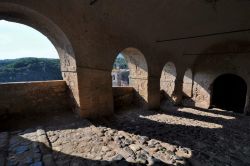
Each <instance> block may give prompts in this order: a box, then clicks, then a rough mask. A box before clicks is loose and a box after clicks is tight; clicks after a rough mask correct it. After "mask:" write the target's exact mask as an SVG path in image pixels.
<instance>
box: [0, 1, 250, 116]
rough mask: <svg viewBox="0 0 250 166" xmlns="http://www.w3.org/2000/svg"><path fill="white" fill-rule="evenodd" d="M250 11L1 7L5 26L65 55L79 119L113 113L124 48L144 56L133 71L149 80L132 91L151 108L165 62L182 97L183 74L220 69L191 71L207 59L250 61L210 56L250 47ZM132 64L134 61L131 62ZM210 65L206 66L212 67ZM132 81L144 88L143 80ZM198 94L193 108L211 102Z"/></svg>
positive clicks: (135, 5)
mask: <svg viewBox="0 0 250 166" xmlns="http://www.w3.org/2000/svg"><path fill="white" fill-rule="evenodd" d="M249 4H250V1H247V0H245V1H243V0H242V1H236V0H224V1H223V0H220V1H217V3H216V5H213V4H212V3H208V2H207V1H206V0H204V1H197V0H190V1H185V2H183V0H175V1H164V0H148V1H145V0H138V1H134V0H126V1H115V0H107V1H100V0H99V1H93V2H90V1H83V0H64V1H63V2H62V0H53V1H51V0H43V1H38V0H1V2H0V18H1V19H5V20H8V21H14V22H18V23H22V24H25V25H28V26H31V27H33V28H35V29H37V30H38V31H40V32H41V33H43V34H44V35H45V36H46V37H48V38H49V39H50V41H51V42H52V43H53V44H54V46H55V47H56V48H57V50H58V53H59V55H60V58H61V62H62V71H63V75H64V80H65V81H66V82H67V84H68V86H69V87H70V89H71V94H72V96H73V97H74V100H75V103H76V104H77V106H78V108H79V109H78V111H79V112H78V113H79V115H81V116H83V117H95V116H103V115H109V114H112V113H113V105H114V104H113V91H112V84H111V83H112V79H111V76H110V74H111V70H112V66H113V63H114V60H115V57H117V55H118V54H119V53H120V52H121V51H122V50H124V49H126V48H131V47H132V48H136V49H138V50H139V51H140V52H142V53H143V59H144V61H141V60H140V61H137V62H138V63H137V64H136V65H135V67H140V65H141V64H143V65H142V67H145V64H146V66H147V68H146V69H147V71H146V72H147V74H146V75H145V76H146V77H145V78H144V77H139V78H140V80H141V81H134V82H135V84H133V87H134V88H135V89H136V90H137V92H138V94H139V95H140V96H139V97H141V98H142V99H144V100H145V101H146V102H147V103H148V104H149V105H150V107H153V108H158V107H159V104H160V102H159V100H160V97H159V96H160V93H159V92H160V86H159V80H160V76H161V73H162V69H163V67H164V65H165V64H166V63H167V62H170V61H171V62H174V64H175V67H176V69H177V77H178V78H177V79H176V81H175V84H176V85H175V88H174V89H175V90H174V91H175V93H176V94H181V93H180V92H182V86H181V85H182V81H183V77H182V72H183V71H184V72H185V70H186V69H187V68H191V69H192V71H193V72H194V78H196V79H197V78H204V77H206V76H205V75H203V76H198V75H199V73H201V74H204V73H206V72H209V71H210V69H213V68H214V67H215V66H214V64H216V63H217V62H215V63H214V64H212V66H211V65H210V68H208V69H207V70H206V71H204V72H203V71H201V70H200V69H201V68H202V66H201V68H200V69H198V71H195V70H193V69H194V67H193V64H194V63H195V60H196V58H197V57H199V56H200V55H201V54H216V53H217V55H216V56H218V57H220V56H221V57H223V55H222V53H225V52H227V53H228V52H231V53H232V52H233V53H234V52H238V53H239V52H241V53H244V52H245V53H246V52H248V53H249V50H242V49H237V48H236V50H228V49H227V48H225V47H223V45H219V46H218V47H220V48H221V49H220V50H209V51H208V50H207V49H208V48H210V47H211V46H213V45H215V44H217V43H223V42H228V41H235V42H239V41H240V42H241V45H243V46H244V45H249V41H250V35H249V34H250V33H249V27H250V22H249V17H250V12H249V10H250V5H249ZM128 9H129V10H128ZM152 11H154V12H152ZM69 12H70V14H69ZM232 43H234V42H232ZM229 47H230V48H235V45H234V44H231V45H229ZM204 51H205V52H204ZM134 57H136V56H135V55H134V54H132V56H131V57H130V58H134ZM205 58H206V57H204V58H203V59H201V61H207V59H205ZM248 59H249V58H248ZM233 62H234V63H236V61H233ZM244 62H247V60H246V59H245V60H244ZM240 63H242V62H240ZM195 64H197V63H195ZM198 64H199V63H198ZM248 64H249V63H248ZM231 65H233V64H231ZM240 66H243V65H240ZM222 67H225V66H224V65H222ZM244 68H245V66H244ZM227 69H228V68H225V70H226V72H228V70H227ZM138 71H139V72H140V71H143V70H138ZM216 73H218V72H216ZM208 74H209V73H208ZM142 75H144V74H142ZM212 75H213V76H214V75H215V74H212ZM132 78H133V79H134V80H138V77H137V76H134V77H132ZM208 78H210V76H208ZM207 80H208V79H205V80H203V82H201V81H202V80H200V81H199V80H196V81H198V82H197V83H198V84H197V85H194V87H195V86H196V87H197V86H198V85H201V86H203V84H207V83H208V84H210V82H207ZM200 82H201V83H200ZM169 84H170V86H169V89H168V90H170V91H173V88H172V87H173V82H172V83H169ZM203 88H204V87H203ZM194 89H197V90H199V91H200V92H199V93H197V94H196V95H195V96H197V97H195V98H194V100H197V101H202V100H203V98H207V97H206V95H202V93H203V92H202V91H201V89H199V87H198V88H194ZM205 89H206V87H205ZM205 91H206V90H205ZM172 96H178V95H172ZM172 98H173V97H172ZM175 98H176V97H175ZM177 101H178V100H177ZM249 107H250V106H249Z"/></svg>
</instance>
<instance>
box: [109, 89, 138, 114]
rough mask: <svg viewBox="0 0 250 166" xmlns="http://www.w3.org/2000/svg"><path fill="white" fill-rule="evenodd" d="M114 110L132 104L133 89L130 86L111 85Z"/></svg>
mask: <svg viewBox="0 0 250 166" xmlns="http://www.w3.org/2000/svg"><path fill="white" fill-rule="evenodd" d="M113 95H114V108H115V110H118V109H122V108H125V107H129V106H132V104H134V102H135V100H134V99H135V89H134V88H132V87H113Z"/></svg>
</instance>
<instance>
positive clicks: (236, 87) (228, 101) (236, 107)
mask: <svg viewBox="0 0 250 166" xmlns="http://www.w3.org/2000/svg"><path fill="white" fill-rule="evenodd" d="M246 95H247V84H246V82H245V81H244V79H242V78H241V77H239V76H237V75H234V74H224V75H221V76H219V77H218V78H216V79H215V81H214V83H213V85H212V99H211V107H217V108H221V109H224V110H227V111H234V112H237V113H243V112H244V108H245V103H246Z"/></svg>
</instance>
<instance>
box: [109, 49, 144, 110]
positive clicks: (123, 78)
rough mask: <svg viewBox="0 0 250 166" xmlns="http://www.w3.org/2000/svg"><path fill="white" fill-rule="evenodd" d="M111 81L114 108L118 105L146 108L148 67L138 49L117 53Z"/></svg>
mask: <svg viewBox="0 0 250 166" xmlns="http://www.w3.org/2000/svg"><path fill="white" fill-rule="evenodd" d="M118 61H119V63H117V62H118ZM117 78H118V79H117ZM112 80H113V81H112V82H113V92H114V102H115V108H117V105H119V103H123V105H124V103H126V105H129V104H134V105H137V106H140V107H142V108H144V107H146V104H147V102H148V66H147V62H146V59H145V57H144V55H143V54H142V53H141V52H140V51H139V50H138V49H135V48H127V49H125V50H123V51H122V52H120V53H119V55H118V57H117V58H116V60H115V62H114V65H113V71H112ZM118 97H119V98H118ZM125 100H126V101H125ZM128 101H129V102H128Z"/></svg>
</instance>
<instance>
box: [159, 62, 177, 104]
mask: <svg viewBox="0 0 250 166" xmlns="http://www.w3.org/2000/svg"><path fill="white" fill-rule="evenodd" d="M176 75H177V73H176V68H175V65H174V63H172V62H168V63H167V64H166V65H165V66H164V68H163V70H162V73H161V80H160V88H161V93H162V94H163V95H162V96H163V97H164V98H167V99H169V100H172V98H171V97H172V94H173V92H174V88H175V80H176Z"/></svg>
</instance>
